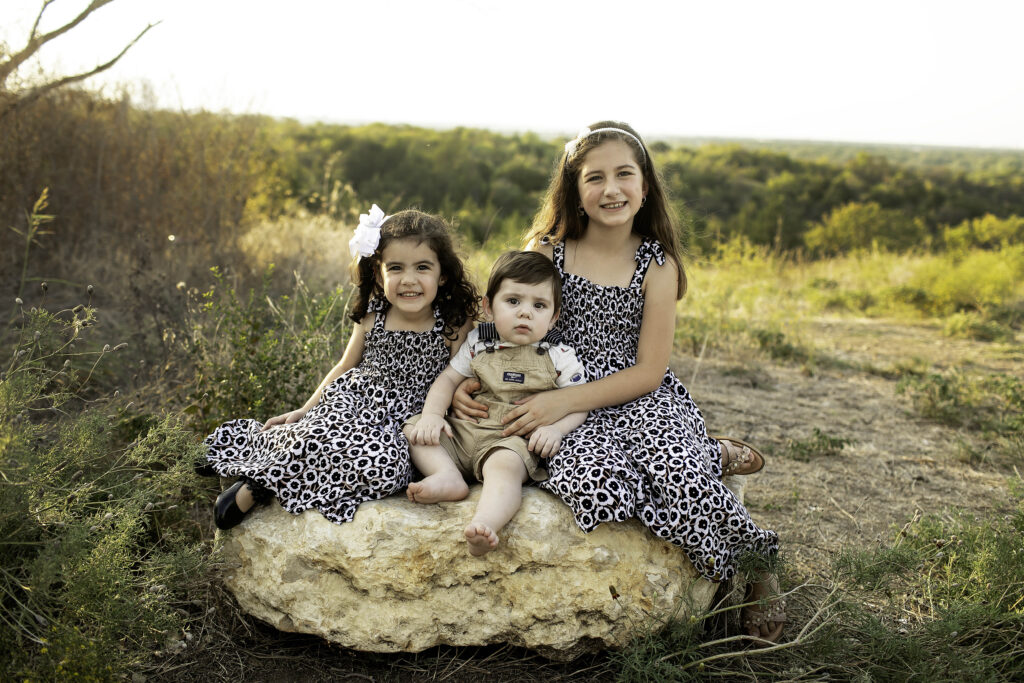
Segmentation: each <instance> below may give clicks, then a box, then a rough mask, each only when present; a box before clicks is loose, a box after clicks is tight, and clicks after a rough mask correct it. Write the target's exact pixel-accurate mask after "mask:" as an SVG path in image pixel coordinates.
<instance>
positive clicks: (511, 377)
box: [501, 372, 526, 384]
mask: <svg viewBox="0 0 1024 683" xmlns="http://www.w3.org/2000/svg"><path fill="white" fill-rule="evenodd" d="M501 380H502V381H503V382H515V383H516V384H523V383H525V382H526V375H524V374H523V373H521V372H506V373H505V374H503V375H502V376H501Z"/></svg>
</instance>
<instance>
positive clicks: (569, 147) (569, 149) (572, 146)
mask: <svg viewBox="0 0 1024 683" xmlns="http://www.w3.org/2000/svg"><path fill="white" fill-rule="evenodd" d="M588 135H590V129H589V128H580V132H579V133H576V137H574V138H573V139H572V140H569V142H567V143H565V155H566V156H570V157H571V156H572V155H573V154H575V153H576V145H578V144H580V140H582V139H583V138H585V137H587V136H588Z"/></svg>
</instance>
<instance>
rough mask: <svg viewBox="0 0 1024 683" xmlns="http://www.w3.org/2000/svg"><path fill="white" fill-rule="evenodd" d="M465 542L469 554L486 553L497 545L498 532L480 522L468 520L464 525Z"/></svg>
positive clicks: (478, 554)
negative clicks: (467, 524) (465, 525)
mask: <svg viewBox="0 0 1024 683" xmlns="http://www.w3.org/2000/svg"><path fill="white" fill-rule="evenodd" d="M466 542H467V543H469V554H470V555H476V556H478V557H479V556H480V555H486V554H487V553H489V552H491V551H492V550H494V549H495V548H497V547H498V534H496V533H494V530H493V529H492V528H491V527H489V526H487V525H486V524H483V523H481V522H470V523H469V526H467V527H466Z"/></svg>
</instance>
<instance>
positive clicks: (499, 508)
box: [465, 448, 528, 555]
mask: <svg viewBox="0 0 1024 683" xmlns="http://www.w3.org/2000/svg"><path fill="white" fill-rule="evenodd" d="M527 477H528V474H527V471H526V465H524V464H523V460H522V458H520V457H519V456H518V455H517V454H516V453H515V451H510V450H507V449H504V448H500V449H497V450H495V451H494V452H493V453H491V454H490V455H489V456H488V457H487V460H486V461H484V466H483V478H484V489H483V491H482V492H481V493H480V502H479V503H477V506H476V513H475V514H474V515H473V521H471V522H470V523H469V525H468V526H466V531H465V533H466V542H467V543H468V544H469V552H470V554H471V555H485V554H487V553H489V552H491V551H492V550H494V549H495V548H497V547H498V532H499V531H501V529H502V527H504V526H505V524H506V523H508V521H509V520H510V519H512V517H513V516H514V515H515V514H516V512H517V511H518V510H519V506H520V505H521V504H522V502H523V482H524V481H526V479H527Z"/></svg>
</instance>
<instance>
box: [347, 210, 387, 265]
mask: <svg viewBox="0 0 1024 683" xmlns="http://www.w3.org/2000/svg"><path fill="white" fill-rule="evenodd" d="M388 218H390V216H385V215H384V212H383V211H381V208H380V207H379V206H377V205H376V204H374V205H373V207H372V208H371V209H370V213H368V214H367V213H361V214H359V226H358V227H357V228H356V231H355V234H354V235H352V239H351V240H349V243H348V250H349V251H350V252H352V256H353V258H354V257H356V256H359V257H360V258H365V257H367V256H373V252H375V251H377V245H378V244H380V226H381V225H382V224H383V223H384V221H386V220H387V219H388Z"/></svg>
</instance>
